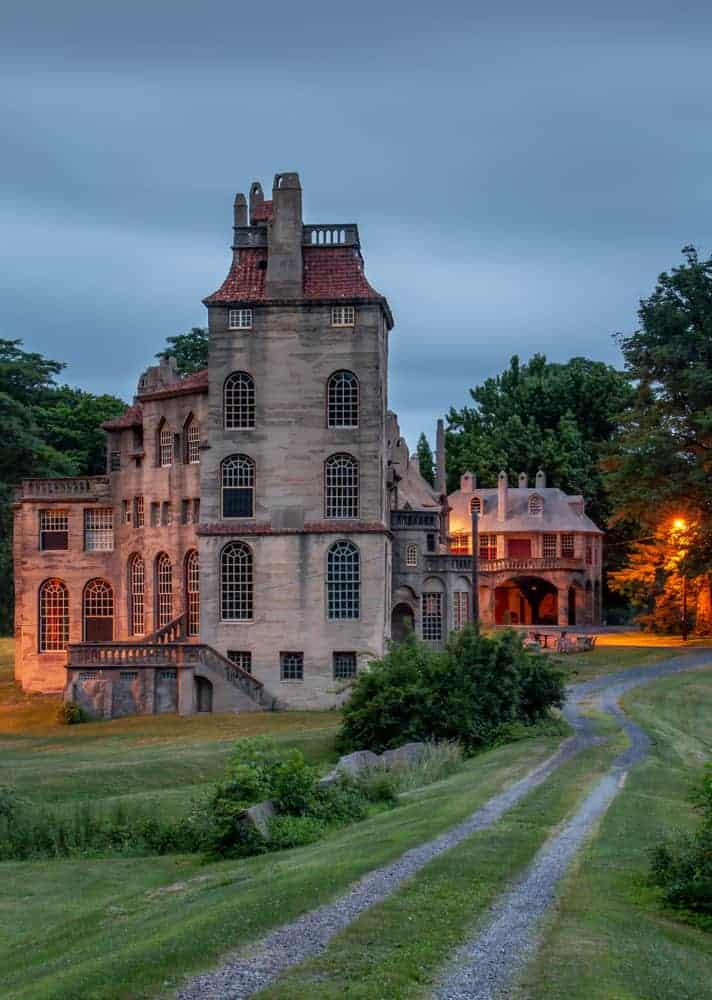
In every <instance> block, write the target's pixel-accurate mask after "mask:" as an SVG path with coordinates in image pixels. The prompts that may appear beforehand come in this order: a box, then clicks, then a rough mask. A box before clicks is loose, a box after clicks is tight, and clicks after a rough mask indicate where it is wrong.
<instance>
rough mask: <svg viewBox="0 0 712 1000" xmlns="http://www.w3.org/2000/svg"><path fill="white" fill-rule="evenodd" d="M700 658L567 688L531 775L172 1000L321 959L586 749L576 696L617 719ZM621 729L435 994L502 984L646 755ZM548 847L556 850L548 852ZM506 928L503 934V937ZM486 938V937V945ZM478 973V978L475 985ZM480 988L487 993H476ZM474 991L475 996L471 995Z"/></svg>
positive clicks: (590, 730)
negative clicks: (596, 778) (550, 746)
mask: <svg viewBox="0 0 712 1000" xmlns="http://www.w3.org/2000/svg"><path fill="white" fill-rule="evenodd" d="M707 662H710V653H709V651H707V652H701V653H700V654H698V655H695V654H686V655H685V656H684V657H677V658H676V659H675V660H671V661H666V662H664V663H659V664H655V665H653V666H651V667H648V668H639V669H637V670H630V671H627V672H625V673H622V674H615V675H611V676H608V677H603V678H599V679H597V680H595V681H589V682H587V683H585V684H579V685H575V686H574V687H573V688H571V690H570V695H569V702H568V704H567V708H566V712H565V714H566V717H567V719H568V721H569V722H570V723H571V725H572V726H573V728H574V736H573V737H572V738H570V739H568V740H566V741H565V742H564V743H563V744H562V745H561V747H560V748H559V750H558V751H557V752H556V753H555V754H553V755H552V756H551V757H549V758H548V759H547V760H546V761H544V762H543V763H542V764H540V765H539V766H538V767H537V768H535V769H534V770H533V771H532V772H530V774H528V775H527V776H526V777H524V778H522V779H521V780H520V781H518V782H516V783H515V784H513V785H511V786H510V787H509V788H507V789H505V790H504V791H503V792H500V793H499V794H498V795H495V796H494V797H493V798H491V799H489V801H487V802H486V803H485V804H484V805H483V806H481V807H480V808H479V809H478V810H477V811H476V812H474V813H473V814H472V815H471V816H469V817H468V818H467V819H466V820H464V821H463V822H462V823H460V824H458V825H457V826H455V827H453V828H452V829H451V830H448V831H447V832H446V833H444V834H441V835H440V836H438V837H436V838H435V839H434V840H431V841H428V842H427V843H425V844H421V845H419V846H418V847H415V848H413V849H411V850H409V851H407V852H406V853H405V854H403V855H402V856H401V857H400V858H397V859H396V860H395V861H393V862H391V863H390V864H388V865H385V866H384V867H382V868H379V869H377V870H375V871H373V872H369V873H368V874H367V875H365V876H364V877H363V878H362V879H361V880H360V881H359V882H357V883H355V885H353V886H352V888H351V889H350V890H349V891H348V892H347V893H344V894H343V895H341V896H339V897H338V898H337V899H335V900H334V901H333V902H331V903H328V904H326V905H324V906H321V907H319V908H318V909H316V910H312V911H311V912H309V913H306V914H304V915H303V916H302V917H299V918H298V919H297V920H295V921H293V922H292V923H289V924H285V925H284V926H282V927H279V928H277V929H276V930H274V931H272V932H271V933H270V934H268V935H266V936H265V937H263V938H261V939H260V940H258V941H256V942H253V943H252V944H251V945H249V946H246V947H245V948H243V949H242V950H241V952H240V953H239V954H237V955H235V956H233V957H231V958H230V959H228V961H227V962H226V963H225V964H224V965H223V966H221V967H220V968H219V969H218V970H216V971H215V972H211V973H207V974H205V975H201V976H197V977H196V978H195V979H193V980H191V981H190V982H189V983H188V984H187V985H186V986H185V987H184V988H183V989H182V990H181V992H180V993H179V994H178V997H179V1000H243V998H246V997H251V996H254V994H255V993H257V992H259V990H260V989H262V988H263V987H265V986H267V985H268V984H269V983H271V982H273V981H274V980H275V979H276V978H277V977H278V976H279V975H280V973H282V972H283V971H285V970H286V969H288V968H291V967H293V966H295V965H299V964H300V963H302V962H304V961H305V960H306V959H308V958H312V957H314V956H315V955H318V954H320V953H321V952H323V951H324V950H325V949H326V947H327V946H328V944H329V942H330V941H331V939H332V938H333V937H334V935H335V934H338V932H339V931H341V930H343V929H344V928H345V927H347V926H348V925H349V924H350V923H351V922H352V921H353V920H355V919H356V918H357V917H358V916H359V914H361V913H363V912H364V911H365V910H367V909H369V907H371V906H375V905H376V904H377V903H380V902H381V901H382V900H384V899H386V898H387V897H388V896H389V895H391V893H393V892H394V891H395V890H396V889H397V888H398V887H399V886H400V885H401V884H402V883H403V882H404V881H405V880H406V879H408V878H411V877H412V876H413V875H415V874H417V873H418V872H419V871H420V870H421V869H422V868H423V867H424V866H425V865H427V864H428V862H429V861H431V860H432V859H433V858H435V857H437V856H438V855H440V854H442V853H444V852H445V851H448V850H450V849H451V848H453V847H455V846H456V845H458V844H460V843H461V842H462V841H463V840H466V839H467V838H468V837H470V836H471V835H472V834H473V833H475V832H477V831H479V830H485V829H487V828H488V827H490V826H492V825H493V824H495V823H497V822H498V821H499V819H500V818H501V817H502V816H503V815H504V813H506V812H507V811H508V810H509V809H511V808H512V807H513V806H515V805H516V804H517V803H518V802H520V801H521V799H523V798H524V797H525V796H526V795H528V794H529V792H531V791H533V789H535V788H538V787H539V785H541V784H542V783H543V782H544V781H546V779H547V778H548V777H549V776H550V775H551V774H552V773H553V772H554V771H556V770H557V769H558V768H559V767H561V765H562V764H563V763H565V762H566V761H567V760H570V759H571V758H572V757H573V756H574V755H575V754H577V753H578V752H579V751H580V750H582V749H583V748H584V747H586V746H590V745H591V744H592V742H593V741H594V740H596V738H597V737H596V736H595V732H594V727H593V726H592V725H591V724H590V721H589V720H588V719H586V718H585V716H583V715H582V713H581V710H580V707H579V706H580V703H581V701H582V700H583V699H584V698H588V697H590V696H591V695H598V694H600V696H601V698H602V699H603V700H604V701H605V707H606V708H607V710H609V711H613V712H614V713H615V714H617V715H619V716H621V717H622V713H621V712H620V710H619V709H617V707H615V703H616V701H617V699H618V698H619V697H620V695H621V694H622V693H623V691H625V690H627V689H628V688H629V687H634V686H635V685H636V684H643V683H646V682H647V681H650V680H654V679H657V678H658V677H664V676H667V675H668V674H672V673H675V672H677V671H678V670H683V669H695V668H699V667H701V666H703V665H705V663H707ZM624 724H625V726H626V728H627V729H628V731H629V733H630V736H631V741H632V746H631V748H630V749H629V750H627V751H626V752H625V754H621V755H620V757H618V758H617V759H616V761H615V762H614V764H613V766H612V768H611V771H610V772H609V774H608V775H606V777H605V778H604V779H603V781H602V782H601V783H600V784H599V785H598V786H597V787H596V789H595V790H594V792H593V793H591V796H589V798H588V799H587V800H586V803H584V805H583V806H582V807H581V809H580V810H579V812H578V813H577V814H576V816H575V817H574V818H573V819H572V820H571V821H570V823H569V824H568V825H567V827H566V829H565V830H564V831H562V833H561V834H560V835H559V836H558V837H557V838H555V840H552V841H551V842H550V843H549V844H548V845H547V846H546V847H545V848H544V849H543V850H542V852H540V855H539V856H538V858H537V860H536V861H535V862H534V865H533V867H532V869H530V872H529V874H528V875H527V876H526V878H525V880H524V882H523V883H521V884H520V885H519V886H517V887H516V888H515V889H514V890H512V892H510V893H509V894H507V896H505V897H504V898H503V900H502V902H501V903H500V904H499V905H497V906H495V908H494V910H493V911H492V918H491V921H490V924H489V925H488V927H487V928H486V929H485V930H484V931H483V932H482V933H481V934H480V935H478V937H477V938H476V939H475V940H473V941H472V942H471V943H470V944H468V946H466V947H465V948H464V949H463V951H462V952H461V953H459V954H458V957H457V959H456V961H455V969H454V971H453V973H452V974H451V976H450V977H449V978H448V979H447V981H446V983H445V984H444V986H443V987H442V991H441V992H438V993H437V996H438V997H443V998H444V997H448V998H456V997H457V998H460V997H463V998H464V997H468V998H485V997H486V998H494V997H497V996H499V995H500V994H499V993H498V992H497V991H498V990H499V989H500V987H501V984H502V983H504V982H505V981H506V982H508V981H509V979H508V978H507V976H508V973H509V970H510V969H511V968H512V967H513V965H514V964H515V960H516V959H517V958H518V957H519V953H520V952H521V951H522V949H524V948H525V947H526V946H527V942H528V940H529V937H530V936H531V931H532V929H533V926H534V923H535V921H536V919H538V917H539V916H540V915H541V913H542V912H543V911H544V909H545V908H546V906H547V905H548V904H549V902H550V901H551V898H552V897H553V893H554V889H555V886H556V883H557V882H558V879H559V878H561V876H562V875H563V873H564V871H565V870H566V866H567V864H568V862H569V861H570V860H571V857H572V856H573V854H574V853H575V851H576V849H577V848H578V846H579V845H580V843H581V840H582V839H583V837H584V836H585V835H586V833H587V832H588V830H589V829H590V827H591V826H592V825H593V823H594V822H595V820H596V819H597V818H598V816H600V815H601V813H602V812H603V811H604V810H605V808H606V806H607V805H608V803H609V802H610V800H611V798H612V797H613V795H614V794H615V791H616V789H617V782H618V781H619V780H621V779H622V777H623V776H624V774H625V772H626V771H627V769H628V768H629V767H630V766H631V765H632V763H634V762H635V760H637V759H639V758H640V757H641V756H642V755H643V754H644V752H645V747H646V745H647V743H646V738H645V735H644V734H643V733H642V730H639V729H638V727H637V726H633V724H632V723H629V722H627V721H625V723H624ZM555 844H556V845H558V846H556V847H554V845H555ZM545 852H551V853H550V857H548V860H547V858H546V857H544V855H545ZM525 886H528V888H525ZM532 907H533V908H534V911H535V912H533V913H531V912H529V911H530V909H531V908H532ZM510 924H511V926H512V931H511V933H510V932H509V931H508V928H509V926H510ZM486 935H489V937H488V938H487V939H485V938H486ZM488 942H490V943H488ZM487 948H494V949H497V953H496V954H492V953H487V951H486V949H487ZM500 949H501V950H502V953H501V954H500ZM500 959H501V960H500ZM483 976H485V977H486V978H484V979H483ZM480 986H482V987H483V988H486V989H487V990H489V992H482V990H481V989H480ZM478 989H479V990H480V992H473V990H478ZM463 990H464V992H463Z"/></svg>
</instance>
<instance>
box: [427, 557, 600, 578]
mask: <svg viewBox="0 0 712 1000" xmlns="http://www.w3.org/2000/svg"><path fill="white" fill-rule="evenodd" d="M425 565H426V569H427V570H428V572H430V573H443V572H447V571H448V570H450V571H454V572H458V573H463V572H464V573H471V572H472V556H466V555H453V554H452V553H447V554H443V555H440V554H434V555H429V556H427V557H426V560H425ZM478 565H479V572H480V573H481V574H482V573H543V572H546V571H551V570H573V571H577V570H583V569H584V568H585V563H584V560H583V559H576V558H574V557H573V556H561V557H560V558H556V557H550V558H535V557H533V556H532V557H529V558H526V559H509V558H506V559H480V560H479V564H478Z"/></svg>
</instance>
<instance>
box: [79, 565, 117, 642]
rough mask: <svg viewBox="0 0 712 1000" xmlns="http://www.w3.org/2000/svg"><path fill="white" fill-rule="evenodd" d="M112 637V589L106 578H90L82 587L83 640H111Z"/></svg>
mask: <svg viewBox="0 0 712 1000" xmlns="http://www.w3.org/2000/svg"><path fill="white" fill-rule="evenodd" d="M113 638H114V590H113V588H112V586H111V584H110V583H107V581H106V580H99V579H96V580H90V581H89V583H87V585H86V587H85V588H84V640H85V641H86V642H111V640H112V639H113Z"/></svg>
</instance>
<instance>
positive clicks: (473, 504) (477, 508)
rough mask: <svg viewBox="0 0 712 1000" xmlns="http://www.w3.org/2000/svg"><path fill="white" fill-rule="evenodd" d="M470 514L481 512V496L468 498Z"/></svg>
mask: <svg viewBox="0 0 712 1000" xmlns="http://www.w3.org/2000/svg"><path fill="white" fill-rule="evenodd" d="M470 514H477V516H478V517H479V516H480V515H481V514H482V497H472V499H471V500H470Z"/></svg>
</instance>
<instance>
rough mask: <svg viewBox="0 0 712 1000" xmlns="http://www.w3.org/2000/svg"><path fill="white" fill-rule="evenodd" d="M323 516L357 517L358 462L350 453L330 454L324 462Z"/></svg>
mask: <svg viewBox="0 0 712 1000" xmlns="http://www.w3.org/2000/svg"><path fill="white" fill-rule="evenodd" d="M324 480H325V482H324V516H325V517H338V518H349V519H354V518H357V517H358V500H359V497H358V493H359V489H358V462H357V461H356V459H355V458H354V457H353V456H352V455H332V456H331V457H330V458H327V460H326V462H325V464H324Z"/></svg>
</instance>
